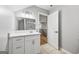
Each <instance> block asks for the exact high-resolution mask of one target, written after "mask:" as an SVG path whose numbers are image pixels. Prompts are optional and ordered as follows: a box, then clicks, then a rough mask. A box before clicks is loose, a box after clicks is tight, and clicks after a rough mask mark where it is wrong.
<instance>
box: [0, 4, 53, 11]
mask: <svg viewBox="0 0 79 59" xmlns="http://www.w3.org/2000/svg"><path fill="white" fill-rule="evenodd" d="M29 6H32V5H3V6H0V7H5V8H8V9H9V10H11V11H17V10H20V9H23V8H27V7H29ZM36 6H37V7H40V8H43V9H46V10H51V9H52V7H50V5H36Z"/></svg>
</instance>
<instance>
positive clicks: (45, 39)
mask: <svg viewBox="0 0 79 59" xmlns="http://www.w3.org/2000/svg"><path fill="white" fill-rule="evenodd" d="M46 43H47V37H46V36H44V35H43V34H41V35H40V44H41V45H44V44H46Z"/></svg>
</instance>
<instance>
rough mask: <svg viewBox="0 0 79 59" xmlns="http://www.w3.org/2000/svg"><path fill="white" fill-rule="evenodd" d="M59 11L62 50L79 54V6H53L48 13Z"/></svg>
mask: <svg viewBox="0 0 79 59" xmlns="http://www.w3.org/2000/svg"><path fill="white" fill-rule="evenodd" d="M56 10H60V11H61V20H62V24H61V25H62V28H61V29H62V48H63V49H65V50H67V51H69V52H71V53H79V6H65V5H64V6H63V5H62V6H61V5H60V6H58V5H57V6H54V7H53V8H52V10H51V11H50V13H53V12H54V11H56Z"/></svg>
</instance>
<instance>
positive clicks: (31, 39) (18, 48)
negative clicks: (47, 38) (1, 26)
mask: <svg viewBox="0 0 79 59" xmlns="http://www.w3.org/2000/svg"><path fill="white" fill-rule="evenodd" d="M36 53H40V33H38V32H33V33H29V32H20V33H18V32H16V33H10V34H9V54H36Z"/></svg>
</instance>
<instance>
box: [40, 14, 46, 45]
mask: <svg viewBox="0 0 79 59" xmlns="http://www.w3.org/2000/svg"><path fill="white" fill-rule="evenodd" d="M39 23H40V29H39V32H40V33H41V34H40V44H41V45H44V44H46V43H47V15H44V14H39Z"/></svg>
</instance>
